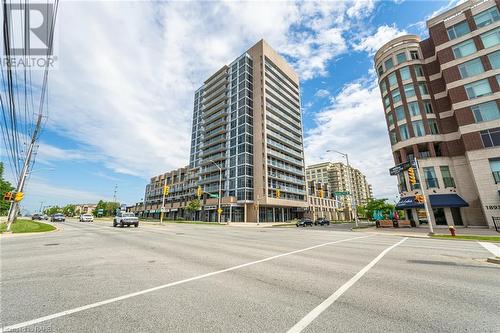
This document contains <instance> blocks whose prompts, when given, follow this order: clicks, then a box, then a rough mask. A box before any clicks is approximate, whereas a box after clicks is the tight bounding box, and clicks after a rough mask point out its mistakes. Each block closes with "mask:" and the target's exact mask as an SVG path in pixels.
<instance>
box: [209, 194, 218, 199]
mask: <svg viewBox="0 0 500 333" xmlns="http://www.w3.org/2000/svg"><path fill="white" fill-rule="evenodd" d="M208 196H209V197H210V198H219V195H218V194H209V195H208Z"/></svg>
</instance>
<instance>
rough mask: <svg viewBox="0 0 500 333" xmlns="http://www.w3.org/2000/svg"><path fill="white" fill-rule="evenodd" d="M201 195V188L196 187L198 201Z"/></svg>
mask: <svg viewBox="0 0 500 333" xmlns="http://www.w3.org/2000/svg"><path fill="white" fill-rule="evenodd" d="M202 195H203V189H202V188H201V186H198V189H197V190H196V196H197V197H198V200H199V199H200V198H201V196H202Z"/></svg>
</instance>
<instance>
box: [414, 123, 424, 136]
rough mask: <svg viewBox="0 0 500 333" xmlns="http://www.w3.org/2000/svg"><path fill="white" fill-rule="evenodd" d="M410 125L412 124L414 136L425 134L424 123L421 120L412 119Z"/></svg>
mask: <svg viewBox="0 0 500 333" xmlns="http://www.w3.org/2000/svg"><path fill="white" fill-rule="evenodd" d="M412 125H413V133H414V134H415V136H424V135H425V130H424V123H423V122H422V120H417V121H413V122H412Z"/></svg>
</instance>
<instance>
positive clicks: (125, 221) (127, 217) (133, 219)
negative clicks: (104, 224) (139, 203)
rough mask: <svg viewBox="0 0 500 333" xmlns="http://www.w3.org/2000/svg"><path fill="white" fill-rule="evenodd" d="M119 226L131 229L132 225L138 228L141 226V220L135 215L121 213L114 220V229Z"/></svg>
mask: <svg viewBox="0 0 500 333" xmlns="http://www.w3.org/2000/svg"><path fill="white" fill-rule="evenodd" d="M118 225H119V226H120V227H122V228H123V227H124V226H127V227H130V226H131V225H133V226H134V227H136V228H137V227H138V226H139V218H138V217H137V216H135V215H134V213H127V212H119V213H118V214H117V215H116V216H115V218H114V219H113V227H116V226H118Z"/></svg>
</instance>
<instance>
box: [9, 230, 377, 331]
mask: <svg viewBox="0 0 500 333" xmlns="http://www.w3.org/2000/svg"><path fill="white" fill-rule="evenodd" d="M367 237H372V236H371V235H368V236H362V237H353V238H347V239H341V240H337V241H332V242H327V243H323V244H319V245H314V246H310V247H307V248H305V249H300V250H295V251H291V252H287V253H282V254H278V255H275V256H272V257H268V258H264V259H260V260H256V261H251V262H248V263H246V264H241V265H237V266H233V267H229V268H226V269H221V270H219V271H215V272H211V273H207V274H202V275H198V276H194V277H191V278H188V279H184V280H180V281H176V282H171V283H167V284H163V285H161V286H157V287H153V288H149V289H145V290H141V291H137V292H135V293H131V294H127V295H123V296H119V297H114V298H110V299H107V300H104V301H101V302H96V303H92V304H87V305H84V306H79V307H77V308H73V309H70V310H66V311H61V312H57V313H54V314H51V315H48V316H44V317H40V318H36V319H32V320H28V321H25V322H22V323H18V324H14V325H10V326H5V327H4V328H3V330H2V329H1V328H0V332H7V331H10V330H15V329H19V328H22V327H26V326H30V325H34V324H38V323H41V322H44V321H47V320H51V319H55V318H59V317H63V316H67V315H69V314H72V313H75V312H81V311H84V310H88V309H92V308H96V307H98V306H101V305H105V304H110V303H114V302H118V301H121V300H124V299H127V298H131V297H135V296H139V295H144V294H147V293H151V292H153V291H157V290H160V289H164V288H168V287H173V286H177V285H179V284H183V283H186V282H191V281H196V280H200V279H203V278H207V277H210V276H214V275H218V274H221V273H226V272H230V271H234V270H236V269H240V268H244V267H248V266H252V265H255V264H259V263H263V262H266V261H270V260H274V259H278V258H281V257H285V256H289V255H292V254H296V253H301V252H305V251H309V250H312V249H317V248H319V247H323V246H327V245H331V244H338V243H343V242H348V241H351V240H355V239H362V238H367Z"/></svg>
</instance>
